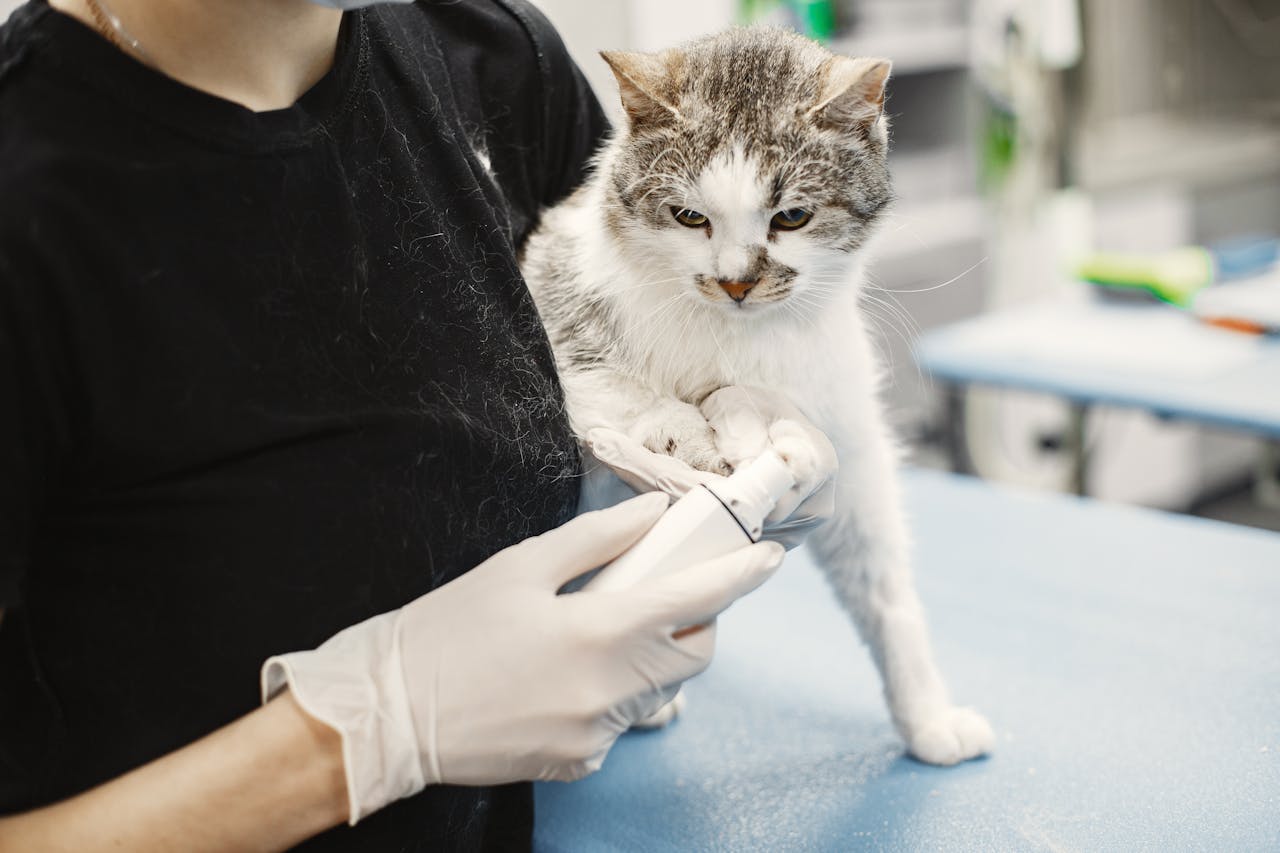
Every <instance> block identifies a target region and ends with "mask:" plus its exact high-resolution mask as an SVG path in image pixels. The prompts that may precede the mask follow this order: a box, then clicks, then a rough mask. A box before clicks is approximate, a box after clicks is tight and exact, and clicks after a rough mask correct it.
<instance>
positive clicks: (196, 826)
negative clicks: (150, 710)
mask: <svg viewBox="0 0 1280 853" xmlns="http://www.w3.org/2000/svg"><path fill="white" fill-rule="evenodd" d="M346 819H347V789H346V781H345V776H344V774H343V765H342V744H341V740H340V739H339V737H338V734H337V732H335V731H334V730H333V729H331V728H329V727H328V726H326V725H324V724H322V723H319V722H317V721H316V720H314V719H312V718H311V717H309V716H308V715H307V714H306V713H304V712H303V711H302V709H301V708H299V707H298V704H297V702H295V701H294V700H293V697H292V695H291V694H289V693H287V692H286V693H282V694H281V695H280V696H278V697H277V698H275V699H273V700H272V701H270V702H268V703H267V704H266V705H264V706H262V707H261V708H259V709H258V710H256V711H253V712H252V713H250V714H247V715H246V716H244V717H241V718H240V719H239V720H236V721H235V722H233V723H231V724H230V725H228V726H226V727H224V728H222V729H219V730H218V731H216V732H214V733H213V734H210V735H208V736H207V737H204V738H202V739H200V740H198V741H196V742H195V743H193V744H190V745H189V746H186V747H183V748H182V749H179V750H177V751H176V752H173V753H170V754H169V755H166V756H164V757H162V758H159V759H157V760H155V761H152V762H151V763H150V764H146V765H144V766H142V767H140V768H138V769H136V770H133V771H132V772H130V773H127V774H125V775H124V776H121V777H119V778H117V779H113V780H112V781H110V782H107V783H105V784H103V785H100V786H99V787H97V788H94V789H92V790H90V791H86V792H85V793H83V794H80V795H78V796H75V797H72V798H71V799H69V800H65V801H63V802H60V803H56V804H54V805H51V806H46V807H44V808H40V809H36V810H35V811H31V812H26V813H24V814H18V815H13V816H10V817H3V818H0V850H44V851H63V850H65V851H87V850H107V849H111V850H130V851H138V853H145V851H152V850H156V851H159V850H208V851H214V850H237V851H239V850H264V851H265V850H284V849H286V848H288V847H291V846H293V845H295V844H297V843H298V842H300V841H302V840H304V839H306V838H309V837H310V836H312V835H315V834H316V833H318V832H320V831H322V830H324V829H327V828H328V827H331V826H335V825H337V824H339V823H343V822H345V821H346Z"/></svg>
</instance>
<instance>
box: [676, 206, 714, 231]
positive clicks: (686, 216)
mask: <svg viewBox="0 0 1280 853" xmlns="http://www.w3.org/2000/svg"><path fill="white" fill-rule="evenodd" d="M671 215H672V216H674V217H675V218H676V222H679V223H680V224H681V225H684V226H686V227H689V228H701V227H703V226H704V225H706V224H707V223H708V222H710V221H711V220H709V219H707V217H706V216H704V215H703V214H701V213H699V212H698V211H696V210H690V209H689V208H687V207H673V208H671Z"/></svg>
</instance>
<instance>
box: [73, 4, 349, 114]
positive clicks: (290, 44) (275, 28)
mask: <svg viewBox="0 0 1280 853" xmlns="http://www.w3.org/2000/svg"><path fill="white" fill-rule="evenodd" d="M102 3H103V6H104V7H105V8H106V9H107V10H108V11H109V12H111V13H112V14H114V15H115V16H116V17H117V18H119V19H120V23H121V24H122V25H123V26H124V28H125V29H127V30H128V31H129V34H130V35H131V36H133V37H134V38H135V39H137V40H138V44H139V45H140V46H141V47H142V49H143V50H144V51H145V52H146V57H145V59H146V61H148V62H149V63H150V64H152V65H154V66H155V67H156V69H157V70H159V71H162V72H163V73H165V74H167V75H168V76H170V77H172V78H174V79H175V80H178V81H179V82H181V83H185V84H186V85H188V86H191V87H192V88H195V89H200V90H201V91H204V92H208V93H210V94H212V95H217V96H218V97H220V98H225V99H226V100H228V101H234V102H235V103H238V104H242V105H244V106H246V107H248V108H249V109H251V110H255V111H259V112H261V111H264V110H274V109H283V108H285V107H289V106H292V105H293V103H294V102H295V101H297V100H298V98H299V97H301V95H302V94H303V93H304V92H306V91H307V89H309V88H311V87H312V86H313V85H315V83H316V81H318V80H319V79H320V78H321V77H323V76H324V74H325V72H326V71H328V70H329V68H330V67H331V66H332V65H333V55H334V50H335V48H336V47H337V43H338V28H339V26H340V25H341V23H342V13H341V12H340V11H338V10H336V9H331V8H328V7H325V6H319V5H317V4H315V3H312V2H310V1H309V0H212V2H210V0H102ZM49 4H50V5H51V6H53V7H54V8H55V9H57V10H59V11H61V12H64V13H66V14H68V15H71V16H73V17H75V18H77V19H79V20H80V21H83V22H84V23H86V24H87V25H89V26H90V27H94V29H97V27H96V26H94V23H93V16H92V14H91V12H90V11H89V4H88V0H49ZM125 50H126V51H128V48H125ZM135 58H137V59H142V58H143V57H138V56H135Z"/></svg>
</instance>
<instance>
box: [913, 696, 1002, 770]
mask: <svg viewBox="0 0 1280 853" xmlns="http://www.w3.org/2000/svg"><path fill="white" fill-rule="evenodd" d="M995 742H996V736H995V732H993V731H992V730H991V724H990V723H988V722H987V720H986V718H985V717H983V716H982V715H981V714H979V713H978V712H977V711H975V710H973V709H972V708H957V707H952V708H947V709H945V710H944V711H942V712H940V713H938V714H936V715H934V716H933V717H931V718H930V719H928V720H926V721H925V722H924V723H923V724H922V725H918V726H914V727H912V730H911V733H910V734H909V736H908V738H907V748H908V749H909V750H910V751H911V754H912V755H913V756H915V757H916V758H918V759H919V760H921V761H923V762H925V763H926V764H941V765H950V764H959V763H960V762H961V761H967V760H968V759H970V758H977V757H978V756H979V755H986V754H987V753H989V752H991V750H992V749H993V748H994V747H995Z"/></svg>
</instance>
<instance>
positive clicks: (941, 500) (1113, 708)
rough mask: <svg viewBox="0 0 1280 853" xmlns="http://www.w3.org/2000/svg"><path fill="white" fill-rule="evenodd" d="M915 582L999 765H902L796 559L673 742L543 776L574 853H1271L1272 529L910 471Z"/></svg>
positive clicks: (696, 699)
mask: <svg viewBox="0 0 1280 853" xmlns="http://www.w3.org/2000/svg"><path fill="white" fill-rule="evenodd" d="M907 490H908V505H909V509H910V512H911V516H912V521H913V528H914V530H915V534H916V539H917V543H918V544H917V560H916V566H917V569H916V571H917V577H918V585H919V589H920V593H921V596H922V598H923V599H924V602H925V606H926V607H927V609H928V611H929V615H930V623H931V626H932V631H933V639H934V643H935V646H936V650H937V655H938V658H939V662H940V664H941V666H942V669H943V671H944V673H945V674H946V675H947V677H948V680H949V682H950V684H951V687H952V690H953V692H954V694H955V697H956V699H957V701H959V702H960V703H963V704H972V705H975V706H977V707H979V708H981V710H983V711H984V712H985V713H986V714H987V716H988V718H989V719H990V720H991V722H992V724H993V725H994V726H995V728H996V733H997V747H996V751H995V753H994V754H993V755H992V756H991V757H990V758H988V759H985V760H979V761H973V762H969V763H967V764H964V765H961V766H958V767H953V768H935V767H929V766H926V765H923V764H920V763H918V762H916V761H914V760H912V759H910V758H908V757H906V756H905V755H904V754H903V747H902V744H901V742H900V741H899V739H898V738H897V736H896V735H895V734H894V732H893V729H892V727H891V725H890V723H889V720H888V716H887V713H886V711H885V708H884V705H883V702H882V699H881V696H880V686H879V680H878V678H877V676H876V674H875V671H874V669H873V667H872V665H871V662H870V659H869V656H868V655H867V652H866V650H865V649H864V648H863V647H862V646H861V645H860V644H859V642H858V641H857V639H856V637H855V634H854V631H853V629H852V627H851V625H850V624H849V622H848V620H847V619H846V618H845V616H844V615H843V613H842V612H841V611H840V610H839V608H838V607H837V605H836V603H835V600H834V599H833V598H832V596H831V595H830V593H829V592H828V591H827V589H826V587H825V582H824V581H823V579H822V577H821V576H820V574H819V573H818V571H817V570H816V569H815V568H814V566H813V565H812V564H811V562H810V561H809V559H808V557H807V555H806V554H805V552H804V551H803V550H800V551H797V552H793V553H792V554H791V555H789V556H788V558H787V562H786V563H785V564H784V565H783V566H782V568H781V569H780V570H779V573H778V575H777V576H776V577H775V578H773V579H772V580H770V581H769V582H768V583H767V584H766V585H765V586H763V587H762V588H761V589H760V590H758V591H757V592H756V593H753V594H752V595H751V596H748V597H747V598H746V599H744V600H743V601H740V602H738V603H737V604H736V605H734V607H733V608H732V609H731V610H730V611H729V612H727V613H726V614H725V615H724V616H723V617H722V618H721V622H720V633H719V649H718V651H717V655H716V659H715V661H714V663H713V664H712V666H711V668H710V669H709V670H708V671H707V672H706V673H705V674H703V675H702V676H700V677H699V678H697V679H695V680H694V681H692V682H690V683H689V685H688V687H687V692H688V697H689V707H688V710H687V711H686V713H685V714H684V716H682V717H681V718H680V719H679V720H677V721H676V722H675V723H674V724H673V725H672V726H671V727H669V728H668V729H665V730H662V731H657V732H631V733H628V734H626V735H624V736H623V737H622V738H621V739H620V740H619V741H618V743H617V745H616V746H615V748H614V749H613V751H612V753H610V755H609V758H608V760H607V761H606V763H605V766H604V769H603V770H601V771H600V772H599V773H597V774H596V775H594V776H592V777H590V778H588V779H585V780H583V781H581V782H577V783H573V784H551V783H549V784H540V785H538V786H537V829H536V846H537V849H538V850H539V851H543V853H551V851H566V853H568V852H569V851H571V852H572V853H582V851H597V850H599V851H615V850H616V851H628V850H635V851H702V850H707V851H750V850H761V851H787V850H796V851H801V850H803V851H826V850H830V851H847V850H912V851H915V850H944V851H967V850H973V851H1008V850H1046V851H1060V850H1084V851H1095V850H1117V851H1139V850H1153V851H1156V850H1158V851H1169V850H1214V851H1228V850H1230V851H1245V850H1273V851H1274V850H1280V534H1275V533H1269V532H1264V531H1258V530H1253V529H1246V528H1239V527H1233V526H1229V525H1225V524H1221V523H1217V522H1211V521H1205V520H1202V519H1196V518H1189V517H1182V516H1173V515H1167V514H1163V513H1159V512H1154V511H1148V510H1141V509H1134V508H1129V507H1122V506H1111V505H1105V504H1099V503H1095V502H1092V501H1088V500H1083V499H1077V498H1073V497H1063V496H1054V495H1037V494H1030V493H1025V492H1015V491H1010V490H1005V489H1001V488H998V487H994V486H990V485H987V484H983V483H980V482H978V481H975V480H971V479H968V478H962V477H956V476H953V475H948V474H940V473H931V472H914V473H911V474H909V475H908V479H907Z"/></svg>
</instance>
